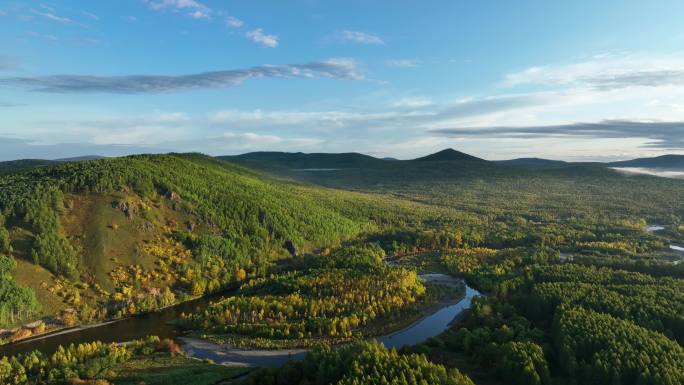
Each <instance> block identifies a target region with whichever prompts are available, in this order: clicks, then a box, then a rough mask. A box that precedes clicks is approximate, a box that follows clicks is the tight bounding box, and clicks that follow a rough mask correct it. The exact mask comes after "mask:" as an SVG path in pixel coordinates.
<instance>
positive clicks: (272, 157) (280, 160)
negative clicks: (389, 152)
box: [218, 151, 385, 170]
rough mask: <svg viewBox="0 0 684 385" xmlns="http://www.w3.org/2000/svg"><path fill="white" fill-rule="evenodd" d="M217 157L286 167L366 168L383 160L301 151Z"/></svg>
mask: <svg viewBox="0 0 684 385" xmlns="http://www.w3.org/2000/svg"><path fill="white" fill-rule="evenodd" d="M218 158H219V159H222V160H226V161H229V162H234V163H241V164H246V165H253V166H255V165H256V166H259V165H261V166H268V167H282V168H288V169H300V170H305V169H327V168H367V167H376V166H378V165H380V164H381V163H383V162H385V161H384V160H381V159H378V158H374V157H372V156H369V155H363V154H359V153H355V152H349V153H341V154H327V153H311V154H306V153H302V152H296V153H290V152H267V151H264V152H250V153H247V154H242V155H234V156H219V157H218Z"/></svg>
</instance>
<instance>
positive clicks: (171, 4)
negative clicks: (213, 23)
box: [145, 0, 212, 19]
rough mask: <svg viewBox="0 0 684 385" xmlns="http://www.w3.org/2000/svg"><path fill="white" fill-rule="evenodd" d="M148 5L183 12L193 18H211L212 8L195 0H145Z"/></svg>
mask: <svg viewBox="0 0 684 385" xmlns="http://www.w3.org/2000/svg"><path fill="white" fill-rule="evenodd" d="M145 3H146V4H147V7H148V8H150V9H152V10H154V11H171V12H174V13H183V14H185V15H187V16H189V17H191V18H193V19H210V18H211V13H212V10H211V8H209V7H208V6H206V5H204V4H202V3H200V2H198V1H195V0H159V1H153V0H145Z"/></svg>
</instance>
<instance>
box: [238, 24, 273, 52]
mask: <svg viewBox="0 0 684 385" xmlns="http://www.w3.org/2000/svg"><path fill="white" fill-rule="evenodd" d="M245 36H247V39H249V40H250V41H252V42H253V43H256V44H259V45H261V46H264V47H268V48H275V47H277V46H278V36H276V35H268V34H266V33H264V31H263V30H262V29H261V28H257V29H255V30H253V31H249V32H247V33H246V34H245Z"/></svg>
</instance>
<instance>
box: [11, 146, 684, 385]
mask: <svg viewBox="0 0 684 385" xmlns="http://www.w3.org/2000/svg"><path fill="white" fill-rule="evenodd" d="M273 156H275V155H270V154H265V155H263V158H255V159H251V160H249V161H247V160H245V159H227V160H221V159H216V158H211V157H208V156H205V155H201V154H166V155H137V156H130V157H122V158H109V159H98V160H90V161H81V162H73V163H62V164H55V165H47V166H42V167H37V168H31V167H22V168H21V170H17V171H6V172H5V173H3V174H2V175H0V300H1V302H0V303H1V304H2V305H0V327H1V328H5V330H2V333H0V340H2V342H11V341H14V340H18V339H21V338H25V337H30V336H31V335H34V334H40V333H42V332H44V331H45V329H47V330H59V329H62V328H66V327H70V326H74V325H79V324H88V323H95V322H98V321H102V320H111V319H119V318H125V317H127V316H130V315H134V314H139V313H145V312H151V311H156V310H158V309H162V308H166V307H168V306H173V305H175V304H178V303H180V302H183V301H187V300H189V299H193V298H197V297H200V296H205V295H217V296H218V297H217V299H216V300H215V301H213V302H212V303H211V304H210V305H209V306H207V307H205V308H202V309H198V310H197V311H194V312H189V313H186V314H183V315H181V316H180V317H179V318H178V319H176V320H175V321H174V322H173V324H174V325H177V326H178V327H181V328H182V330H183V332H184V333H185V334H186V335H189V336H193V337H199V338H204V339H206V340H208V341H211V342H213V343H217V344H219V345H221V346H231V347H238V348H246V349H283V348H305V349H310V352H309V353H308V354H307V355H306V358H304V360H303V361H297V362H290V363H288V364H286V365H284V366H282V367H280V368H265V369H259V370H254V371H252V372H251V374H250V375H249V376H247V377H246V378H243V379H241V381H244V382H245V383H247V384H255V385H256V384H361V383H364V384H385V383H397V384H403V383H407V384H423V383H430V384H432V383H435V384H471V383H474V384H521V385H522V384H533V385H534V384H548V385H556V384H557V385H572V384H578V385H579V384H611V385H612V384H615V385H619V384H627V385H637V384H638V385H641V384H654V385H660V384H666V385H675V384H681V383H684V378H683V377H682V373H684V368H683V367H682V362H684V351H683V350H682V343H684V318H683V316H682V314H684V307H683V305H682V304H683V303H684V264H681V263H679V262H680V261H681V260H682V259H683V258H684V255H682V254H681V253H679V252H677V251H676V250H675V249H671V248H670V245H682V244H684V226H682V218H683V217H684V199H683V198H684V183H683V182H682V181H677V180H669V179H663V178H655V177H646V176H638V177H634V176H625V175H622V174H618V173H615V172H612V171H611V170H609V169H607V168H603V167H599V166H596V165H568V166H558V167H554V168H535V167H530V166H519V165H503V164H498V163H494V162H487V161H483V160H478V159H471V158H464V159H461V160H443V159H439V158H437V159H433V158H428V159H422V160H419V161H418V160H416V161H392V162H388V161H381V160H378V159H375V160H369V159H368V158H365V157H359V156H356V155H354V156H350V157H349V159H347V160H346V161H345V162H343V163H341V164H343V165H345V166H344V167H341V168H340V170H337V171H334V172H333V171H322V172H316V173H311V172H310V173H307V172H302V171H295V170H294V168H299V167H310V166H312V164H313V165H314V166H315V165H316V164H317V163H311V162H313V161H316V162H336V161H337V160H334V159H332V160H331V159H330V157H326V156H321V157H319V158H317V160H316V159H314V160H311V159H295V160H292V161H291V162H292V163H291V164H292V166H291V168H288V166H287V165H288V164H290V163H288V162H290V161H289V160H288V159H287V157H286V158H285V159H284V158H283V157H282V155H277V157H275V158H273ZM373 159H374V158H373ZM326 164H327V163H326ZM437 175H439V177H437ZM652 224H657V225H659V227H662V229H660V230H657V231H652V230H649V229H648V227H649V226H650V225H652ZM427 273H442V274H448V275H450V276H453V277H458V278H461V279H463V280H464V281H465V282H466V283H467V284H468V285H469V287H471V288H473V289H477V290H478V291H479V292H480V293H482V295H481V296H480V297H477V298H474V299H473V300H472V304H471V306H470V309H469V310H468V311H466V312H464V313H463V314H462V315H461V316H460V317H459V318H458V319H457V322H455V323H453V324H452V325H451V327H449V328H448V330H447V331H446V332H444V333H443V334H441V335H439V336H436V337H433V338H429V339H428V340H426V341H425V342H423V343H420V344H418V345H413V346H404V347H402V348H400V349H398V350H392V349H386V348H384V347H383V346H382V345H381V344H378V343H376V342H372V341H370V342H368V341H365V340H367V339H368V338H370V337H372V336H378V335H384V334H386V333H389V332H392V331H395V330H399V329H401V328H403V327H405V326H407V325H408V324H411V323H412V322H414V321H416V320H419V319H421V317H423V316H425V315H426V314H427V312H428V311H429V309H431V308H432V307H433V306H437V305H439V304H442V303H445V301H446V300H447V299H451V300H454V299H458V298H461V297H462V296H463V288H455V287H443V286H440V285H437V284H435V283H431V282H428V281H426V280H424V279H423V278H421V276H422V275H423V274H427ZM37 320H40V321H41V322H43V323H42V324H41V323H38V324H35V323H33V324H31V325H32V327H29V326H27V325H29V324H28V323H29V322H32V321H37ZM36 325H41V326H36ZM150 341H153V342H150ZM150 341H148V342H135V343H133V344H131V345H110V344H105V343H98V342H93V343H92V344H90V345H83V346H81V347H79V346H72V347H66V346H65V347H63V348H60V349H59V350H58V351H57V352H55V353H54V354H55V355H50V354H47V355H46V354H42V353H40V352H34V353H30V354H25V355H20V356H13V357H4V358H3V359H2V361H0V378H2V379H3V381H5V382H8V383H16V384H24V383H28V384H37V383H65V382H66V381H70V380H71V379H75V378H78V379H79V380H82V381H94V380H103V381H113V383H118V382H117V379H116V376H115V375H116V373H120V372H121V371H123V370H124V369H125V368H129V369H130V368H133V367H136V366H137V365H148V364H149V365H155V362H157V363H159V362H166V363H170V362H176V361H177V360H180V361H178V362H182V365H181V366H183V367H186V368H191V367H193V366H192V365H191V363H190V361H183V360H186V359H187V358H186V357H185V356H184V355H183V354H182V353H179V352H177V350H178V349H179V348H177V347H175V346H173V343H172V342H171V341H167V342H163V343H162V342H160V341H158V340H150ZM340 344H341V345H340ZM161 345H163V346H161ZM170 351H172V352H174V354H176V355H173V356H170V355H169V354H170V353H169V352H170ZM141 360H142V361H141ZM143 361H144V362H145V363H144V364H141V362H143ZM197 364H198V365H199V364H200V363H197ZM160 365H161V364H160ZM202 365H207V366H206V367H204V366H202V367H201V368H202V370H204V369H207V370H209V369H211V370H210V372H211V373H214V374H216V376H218V377H211V378H212V380H213V379H216V381H214V382H211V383H216V382H217V381H218V380H220V379H221V378H219V377H220V376H225V377H223V378H227V377H228V376H229V375H232V372H231V373H227V372H226V373H223V372H222V371H221V369H220V365H214V366H211V364H209V363H202ZM215 367H219V368H218V369H217V368H215ZM193 368H194V369H193V370H200V368H199V367H193ZM314 368H316V369H315V370H314ZM126 370H128V369H126ZM188 370H189V369H188ZM3 376H4V377H3ZM131 378H132V377H131ZM136 378H137V377H136ZM12 381H13V382H12ZM198 381H199V380H198ZM86 383H87V382H86ZM198 383H201V382H198ZM206 383H207V384H208V383H210V382H206Z"/></svg>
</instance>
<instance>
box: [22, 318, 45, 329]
mask: <svg viewBox="0 0 684 385" xmlns="http://www.w3.org/2000/svg"><path fill="white" fill-rule="evenodd" d="M42 324H43V321H41V320H38V321H34V322H31V323H27V324H26V325H24V327H26V328H29V329H35V328H37V327H39V326H40V325H42Z"/></svg>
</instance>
